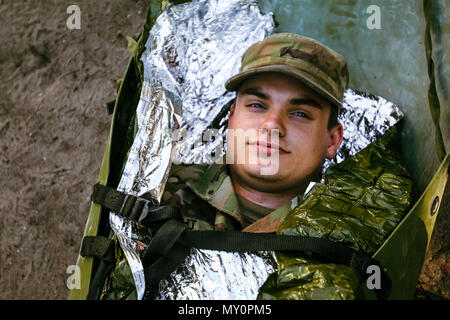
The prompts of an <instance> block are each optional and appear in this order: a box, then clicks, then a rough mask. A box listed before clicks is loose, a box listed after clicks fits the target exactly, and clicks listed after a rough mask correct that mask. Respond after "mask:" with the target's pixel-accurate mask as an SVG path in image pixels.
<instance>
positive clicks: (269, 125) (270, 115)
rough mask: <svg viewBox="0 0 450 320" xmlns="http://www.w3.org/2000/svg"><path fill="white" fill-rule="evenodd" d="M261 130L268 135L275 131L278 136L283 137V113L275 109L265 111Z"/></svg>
mask: <svg viewBox="0 0 450 320" xmlns="http://www.w3.org/2000/svg"><path fill="white" fill-rule="evenodd" d="M261 130H262V131H263V132H267V133H269V135H270V134H275V133H277V134H278V136H280V137H283V136H284V135H285V134H286V128H285V126H284V119H283V115H282V114H281V113H280V112H279V111H277V110H270V111H269V112H267V113H266V114H265V117H264V122H263V123H262V126H261Z"/></svg>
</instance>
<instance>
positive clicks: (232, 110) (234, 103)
mask: <svg viewBox="0 0 450 320" xmlns="http://www.w3.org/2000/svg"><path fill="white" fill-rule="evenodd" d="M235 108H236V102H233V104H232V105H231V106H230V111H229V113H228V117H231V116H232V115H233V113H234V109H235Z"/></svg>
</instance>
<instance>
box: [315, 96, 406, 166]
mask: <svg viewBox="0 0 450 320" xmlns="http://www.w3.org/2000/svg"><path fill="white" fill-rule="evenodd" d="M403 116H404V114H403V112H402V111H401V110H400V109H399V108H398V106H396V105H395V104H393V103H392V102H389V101H387V100H386V99H384V98H382V97H379V96H375V95H373V94H368V93H365V92H361V91H356V90H352V89H347V90H346V91H345V92H344V101H343V104H342V108H341V110H340V112H339V115H338V120H339V122H340V123H341V124H342V126H343V128H344V138H343V140H342V143H341V146H340V147H339V149H338V152H337V153H336V157H335V159H333V160H328V159H327V160H326V161H325V164H324V166H323V172H324V171H325V170H326V169H327V168H328V167H329V166H330V165H332V164H334V163H340V162H342V161H344V160H345V159H347V158H348V157H351V156H353V155H355V154H357V153H358V152H359V151H361V150H362V149H364V148H365V147H367V146H368V145H369V144H370V143H372V142H373V141H375V140H376V139H378V138H379V137H381V136H382V135H383V134H384V133H385V132H386V131H387V130H388V129H389V128H391V127H393V126H394V125H395V124H396V123H397V122H399V121H400V119H402V118H403Z"/></svg>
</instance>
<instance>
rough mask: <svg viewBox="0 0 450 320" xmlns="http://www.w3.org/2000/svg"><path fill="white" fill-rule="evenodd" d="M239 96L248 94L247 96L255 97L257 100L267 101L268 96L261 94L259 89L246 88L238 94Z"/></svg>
mask: <svg viewBox="0 0 450 320" xmlns="http://www.w3.org/2000/svg"><path fill="white" fill-rule="evenodd" d="M240 94H248V95H252V96H257V97H258V98H261V99H268V98H269V96H268V95H267V94H265V93H263V92H262V91H261V89H260V88H258V87H256V88H246V89H244V90H242V92H240Z"/></svg>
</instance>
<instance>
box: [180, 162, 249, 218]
mask: <svg viewBox="0 0 450 320" xmlns="http://www.w3.org/2000/svg"><path fill="white" fill-rule="evenodd" d="M187 185H188V186H189V187H190V188H191V189H192V191H194V192H195V193H196V194H197V195H198V196H199V197H200V198H202V199H203V200H206V201H208V203H209V204H211V205H212V206H213V207H215V208H216V209H218V210H219V211H222V212H225V213H227V214H229V215H230V216H232V217H233V218H235V219H236V220H238V221H239V222H240V223H241V224H242V217H241V212H240V209H239V200H238V198H237V196H236V193H235V192H234V188H233V185H232V183H231V178H230V176H229V175H228V172H227V166H226V165H225V164H211V165H209V166H208V168H207V169H206V170H205V172H204V174H203V175H202V176H200V177H199V178H198V179H194V180H190V181H189V182H187Z"/></svg>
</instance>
